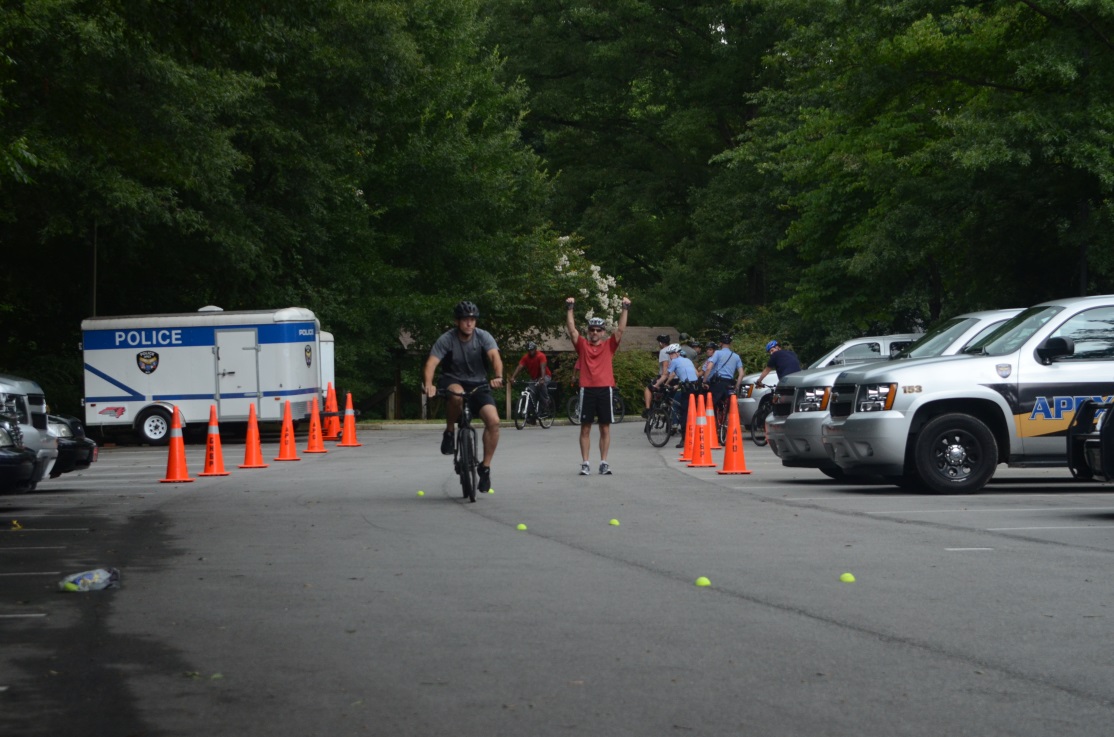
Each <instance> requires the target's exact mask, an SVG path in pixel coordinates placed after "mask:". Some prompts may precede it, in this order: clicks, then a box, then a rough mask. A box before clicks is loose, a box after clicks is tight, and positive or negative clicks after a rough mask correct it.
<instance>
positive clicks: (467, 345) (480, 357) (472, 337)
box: [422, 300, 503, 491]
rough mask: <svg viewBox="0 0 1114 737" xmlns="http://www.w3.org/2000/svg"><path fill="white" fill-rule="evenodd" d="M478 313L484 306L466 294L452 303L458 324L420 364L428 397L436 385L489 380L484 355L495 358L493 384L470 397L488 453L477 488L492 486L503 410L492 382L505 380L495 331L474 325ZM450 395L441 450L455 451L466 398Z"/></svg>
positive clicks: (467, 386)
mask: <svg viewBox="0 0 1114 737" xmlns="http://www.w3.org/2000/svg"><path fill="white" fill-rule="evenodd" d="M479 316H480V308H479V307H477V306H476V305H475V304H473V303H472V302H469V301H467V300H465V301H463V302H460V303H458V304H457V306H456V307H455V308H454V309H453V318H454V319H455V321H456V327H455V328H453V329H452V330H449V331H447V332H445V333H444V334H442V335H441V337H440V338H438V339H437V340H436V341H435V342H434V344H433V348H431V349H430V351H429V358H428V359H426V362H425V367H424V368H423V369H422V387H423V389H424V390H425V394H426V396H427V397H430V398H433V397H435V396H437V390H438V389H442V390H444V389H447V390H449V391H450V392H458V393H464V392H468V391H470V390H471V389H474V388H476V387H477V386H481V385H485V384H487V383H488V381H487V366H486V364H485V362H484V359H485V358H486V359H487V361H488V362H489V363H490V364H491V370H492V371H493V372H494V373H495V378H493V379H492V380H491V384H490V387H487V386H485V387H484V388H482V389H479V390H477V391H476V392H475V393H473V394H470V395H469V397H468V402H469V405H468V406H469V407H470V408H471V410H472V414H473V415H474V416H476V417H479V418H480V419H482V420H483V423H484V433H483V445H484V456H483V463H481V464H480V467H479V474H480V485H479V487H478V488H479V489H482V490H484V491H486V490H487V489H490V488H491V459H492V457H493V456H494V455H495V448H496V447H497V446H498V445H499V411H498V409H497V408H496V406H495V398H494V397H492V396H491V387H494V388H496V389H498V388H500V387H501V386H503V359H502V357H500V355H499V346H498V345H497V344H496V343H495V338H493V337H492V336H491V333H489V332H487V331H486V330H482V329H480V328H478V327H476V319H477V318H478V317H479ZM438 365H440V366H441V378H440V380H439V381H438V384H437V386H436V387H435V386H434V385H433V373H434V371H435V370H436V368H437V366H438ZM446 401H447V404H446V407H445V422H446V425H445V434H444V435H443V436H442V437H441V453H442V454H444V455H452V454H453V452H454V450H455V448H454V442H453V440H454V432H455V429H456V421H457V419H458V418H459V417H460V413H461V410H462V409H463V406H464V405H463V398H462V397H459V396H456V395H455V394H449V395H448V396H446Z"/></svg>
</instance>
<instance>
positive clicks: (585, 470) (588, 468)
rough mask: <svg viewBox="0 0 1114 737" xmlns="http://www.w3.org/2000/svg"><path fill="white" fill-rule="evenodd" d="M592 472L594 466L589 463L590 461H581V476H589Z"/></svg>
mask: <svg viewBox="0 0 1114 737" xmlns="http://www.w3.org/2000/svg"><path fill="white" fill-rule="evenodd" d="M590 473H592V467H591V466H590V465H588V461H584V462H583V463H581V464H580V475H581V476H587V475H588V474H590Z"/></svg>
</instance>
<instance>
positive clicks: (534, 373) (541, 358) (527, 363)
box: [518, 351, 553, 381]
mask: <svg viewBox="0 0 1114 737" xmlns="http://www.w3.org/2000/svg"><path fill="white" fill-rule="evenodd" d="M518 365H519V366H522V367H523V368H524V369H526V372H527V373H528V374H530V378H531V379H533V380H534V381H537V380H538V379H540V378H541V377H542V370H543V369H544V370H545V375H546V376H553V372H552V371H550V370H549V362H548V361H546V360H545V354H544V353H542V352H541V351H537V352H536V353H535V354H534V357H533V358H531V357H530V354H529V353H527V354H525V355H524V356H523V357H522V360H521V361H519V362H518Z"/></svg>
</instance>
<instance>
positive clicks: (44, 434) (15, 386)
mask: <svg viewBox="0 0 1114 737" xmlns="http://www.w3.org/2000/svg"><path fill="white" fill-rule="evenodd" d="M46 409H47V407H46V396H45V395H44V394H43V390H42V387H40V386H39V385H38V384H36V383H35V382H33V381H30V380H28V379H21V378H19V377H18V376H8V375H6V374H0V412H3V413H4V414H7V415H11V416H12V417H14V418H16V420H17V421H18V422H19V429H20V431H21V432H22V433H23V445H24V447H26V448H28V449H30V450H33V451H35V471H34V473H33V474H31V479H30V481H29V482H28V488H26V489H23V491H32V490H34V488H35V486H36V485H37V484H38V483H39V481H41V480H43V479H45V478H46V477H47V476H48V475H49V474H50V471H51V469H52V468H53V467H54V462H55V461H56V460H57V459H58V438H56V437H54V436H53V435H51V434H50V432H49V430H48V427H47V426H48V421H47V417H46Z"/></svg>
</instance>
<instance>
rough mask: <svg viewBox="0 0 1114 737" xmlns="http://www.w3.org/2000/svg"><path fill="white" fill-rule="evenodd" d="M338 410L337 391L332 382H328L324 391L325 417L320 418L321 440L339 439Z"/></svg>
mask: <svg viewBox="0 0 1114 737" xmlns="http://www.w3.org/2000/svg"><path fill="white" fill-rule="evenodd" d="M339 413H340V410H339V409H338V408H337V392H336V389H334V388H333V382H331V381H330V382H329V390H328V391H327V392H326V393H325V417H324V418H322V420H321V434H322V439H323V440H339V439H340V414H339Z"/></svg>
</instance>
